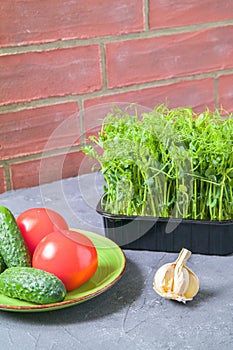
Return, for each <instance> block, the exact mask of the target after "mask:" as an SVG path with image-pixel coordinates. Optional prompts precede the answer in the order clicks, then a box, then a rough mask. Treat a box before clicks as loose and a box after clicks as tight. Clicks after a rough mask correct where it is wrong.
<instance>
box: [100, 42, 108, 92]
mask: <svg viewBox="0 0 233 350" xmlns="http://www.w3.org/2000/svg"><path fill="white" fill-rule="evenodd" d="M100 57H101V71H102V84H103V87H102V90H106V89H107V68H106V54H105V44H104V43H101V44H100Z"/></svg>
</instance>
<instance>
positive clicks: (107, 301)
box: [2, 259, 144, 326]
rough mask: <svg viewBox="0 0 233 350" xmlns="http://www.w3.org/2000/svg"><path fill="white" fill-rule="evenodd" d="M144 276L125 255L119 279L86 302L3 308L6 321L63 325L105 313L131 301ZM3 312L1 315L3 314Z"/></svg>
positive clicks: (139, 292) (112, 312) (140, 289)
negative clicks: (57, 306) (48, 308)
mask: <svg viewBox="0 0 233 350" xmlns="http://www.w3.org/2000/svg"><path fill="white" fill-rule="evenodd" d="M143 288H144V279H143V276H142V273H141V271H140V270H139V267H138V266H137V264H135V263H134V262H133V261H132V260H130V259H127V264H126V269H125V272H124V274H123V276H122V277H121V279H120V280H119V281H118V282H117V283H116V284H115V285H113V286H112V287H111V288H110V289H109V290H107V291H106V292H104V293H102V294H100V295H98V296H97V297H95V298H93V299H90V300H87V301H86V302H83V303H80V304H77V305H74V306H70V307H67V308H63V309H60V310H54V311H48V312H34V313H33V312H6V311H2V316H4V318H7V319H8V321H13V320H14V319H15V320H17V322H22V323H24V324H26V323H30V324H31V325H33V324H34V325H35V326H36V325H39V324H44V325H62V324H72V323H77V322H88V321H91V320H95V319H100V318H104V317H108V316H110V315H112V314H114V313H116V312H119V311H120V310H121V309H123V308H125V307H127V306H128V305H130V304H132V303H133V302H134V301H135V300H136V299H137V298H138V297H139V296H140V295H141V294H142V292H143ZM3 313H4V315H3Z"/></svg>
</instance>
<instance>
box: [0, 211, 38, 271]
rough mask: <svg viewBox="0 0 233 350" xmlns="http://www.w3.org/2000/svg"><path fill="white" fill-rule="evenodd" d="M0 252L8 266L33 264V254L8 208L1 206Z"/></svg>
mask: <svg viewBox="0 0 233 350" xmlns="http://www.w3.org/2000/svg"><path fill="white" fill-rule="evenodd" d="M0 254H1V255H2V257H3V260H4V262H5V264H6V266H7V267H13V266H28V267H29V266H31V256H30V253H29V251H28V248H27V246H26V244H25V242H24V239H23V236H22V234H21V232H20V230H19V228H18V225H17V223H16V220H15V218H14V216H13V214H12V213H11V211H10V210H9V209H8V208H5V207H2V206H0Z"/></svg>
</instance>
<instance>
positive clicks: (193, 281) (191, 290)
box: [185, 266, 200, 299]
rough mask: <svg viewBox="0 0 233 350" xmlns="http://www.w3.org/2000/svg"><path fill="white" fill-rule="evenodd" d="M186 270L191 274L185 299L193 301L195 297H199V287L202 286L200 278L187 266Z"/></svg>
mask: <svg viewBox="0 0 233 350" xmlns="http://www.w3.org/2000/svg"><path fill="white" fill-rule="evenodd" d="M185 268H186V269H187V271H188V272H189V286H188V289H187V290H186V292H185V298H187V299H193V298H194V297H195V295H197V293H198V291H199V286H200V282H199V278H198V277H197V275H196V274H195V273H194V272H193V271H192V270H191V269H189V268H188V267H187V266H186V267H185Z"/></svg>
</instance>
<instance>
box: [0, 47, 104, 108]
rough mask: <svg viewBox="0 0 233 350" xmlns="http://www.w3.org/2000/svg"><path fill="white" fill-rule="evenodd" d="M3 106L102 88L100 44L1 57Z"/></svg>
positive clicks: (0, 99)
mask: <svg viewBox="0 0 233 350" xmlns="http://www.w3.org/2000/svg"><path fill="white" fill-rule="evenodd" d="M0 81H1V94H0V105H4V104H8V103H16V102H25V101H30V100H36V99H40V98H46V97H52V96H64V95H75V94H82V93H86V92H92V91H95V90H98V89H100V88H101V85H102V84H101V68H100V51H99V47H98V46H97V45H91V46H82V47H76V48H69V49H59V50H52V51H43V52H29V53H23V54H15V55H7V56H1V57H0Z"/></svg>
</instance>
